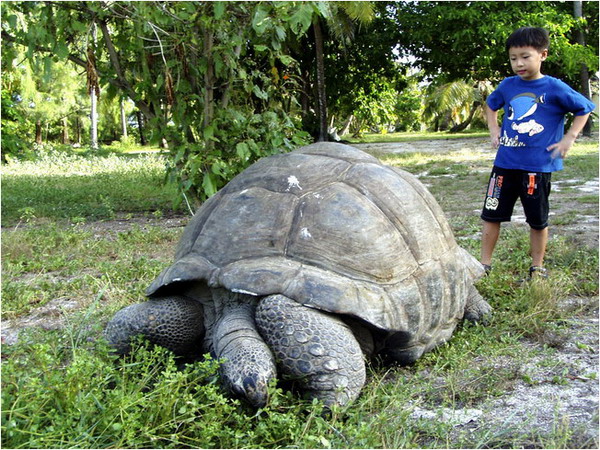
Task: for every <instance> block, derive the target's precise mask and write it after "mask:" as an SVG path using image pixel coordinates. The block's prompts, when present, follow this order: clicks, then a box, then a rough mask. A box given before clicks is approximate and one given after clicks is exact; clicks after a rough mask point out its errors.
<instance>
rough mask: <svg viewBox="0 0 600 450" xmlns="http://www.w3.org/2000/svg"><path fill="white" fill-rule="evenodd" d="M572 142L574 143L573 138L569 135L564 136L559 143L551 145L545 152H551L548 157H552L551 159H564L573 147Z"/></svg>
mask: <svg viewBox="0 0 600 450" xmlns="http://www.w3.org/2000/svg"><path fill="white" fill-rule="evenodd" d="M574 142H575V138H573V137H571V136H569V135H565V136H564V137H563V138H562V139H561V140H560V141H559V142H557V143H556V144H552V145H551V146H549V147H548V148H547V149H546V150H547V151H549V152H551V155H550V156H551V157H552V159H555V158H563V159H564V158H566V157H567V153H568V152H569V150H570V149H571V147H572V146H573V143H574Z"/></svg>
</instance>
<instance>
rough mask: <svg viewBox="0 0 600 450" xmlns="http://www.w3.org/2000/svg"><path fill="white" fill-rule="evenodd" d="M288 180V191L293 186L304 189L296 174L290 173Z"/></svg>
mask: <svg viewBox="0 0 600 450" xmlns="http://www.w3.org/2000/svg"><path fill="white" fill-rule="evenodd" d="M287 182H288V188H287V189H286V192H289V191H290V189H292V188H296V189H300V190H302V187H300V181H298V178H296V177H295V176H294V175H290V176H289V177H288V179H287Z"/></svg>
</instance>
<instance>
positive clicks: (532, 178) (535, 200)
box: [521, 173, 551, 267]
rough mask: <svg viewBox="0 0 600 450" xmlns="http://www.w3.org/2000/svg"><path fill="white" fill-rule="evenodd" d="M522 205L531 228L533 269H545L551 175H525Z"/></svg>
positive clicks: (530, 239)
mask: <svg viewBox="0 0 600 450" xmlns="http://www.w3.org/2000/svg"><path fill="white" fill-rule="evenodd" d="M523 175H524V179H523V192H521V203H523V210H524V211H525V217H527V223H528V224H529V226H530V227H531V230H530V233H529V243H530V252H531V259H532V261H531V265H532V267H543V266H544V256H545V254H546V245H547V244H548V215H549V210H550V207H549V201H548V198H549V196H550V189H551V174H550V173H524V174H523Z"/></svg>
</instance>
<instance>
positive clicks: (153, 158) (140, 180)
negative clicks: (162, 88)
mask: <svg viewBox="0 0 600 450" xmlns="http://www.w3.org/2000/svg"><path fill="white" fill-rule="evenodd" d="M164 179H165V159H164V157H163V156H160V155H158V154H141V155H133V156H122V155H117V154H114V153H113V154H109V155H107V156H82V155H78V154H61V153H47V154H43V155H42V157H41V158H40V159H39V160H36V161H23V162H21V161H12V162H11V163H9V164H6V165H3V167H2V224H3V225H4V226H6V225H10V224H16V223H18V222H19V221H28V220H31V219H33V218H42V217H45V218H49V219H52V220H56V219H66V220H70V221H71V222H82V221H86V220H99V219H111V218H114V217H115V214H116V213H117V212H120V213H141V212H144V213H147V212H150V213H152V212H155V211H163V210H164V211H166V210H169V209H170V208H171V205H172V203H173V200H174V199H175V198H176V192H175V189H174V187H173V186H165V185H164Z"/></svg>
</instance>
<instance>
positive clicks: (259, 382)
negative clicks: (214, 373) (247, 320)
mask: <svg viewBox="0 0 600 450" xmlns="http://www.w3.org/2000/svg"><path fill="white" fill-rule="evenodd" d="M232 350H233V349H232ZM225 353H227V354H226V355H223V354H222V356H224V358H225V360H224V362H223V363H222V365H221V369H220V375H221V379H222V381H223V383H224V384H225V386H226V387H227V389H229V390H230V391H231V392H232V393H233V394H234V395H235V396H236V397H239V398H242V399H245V400H246V401H248V402H249V403H250V404H251V405H252V406H253V407H255V408H262V407H263V406H265V405H266V404H267V400H268V398H269V394H268V387H269V383H270V382H271V380H273V379H274V378H275V377H276V376H277V369H276V368H275V361H274V360H273V355H272V354H271V351H270V350H269V348H268V347H267V346H266V344H265V343H264V342H263V341H262V340H261V341H260V342H259V341H258V340H256V339H248V340H245V342H239V343H238V345H237V348H236V349H234V350H233V351H232V352H225Z"/></svg>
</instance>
